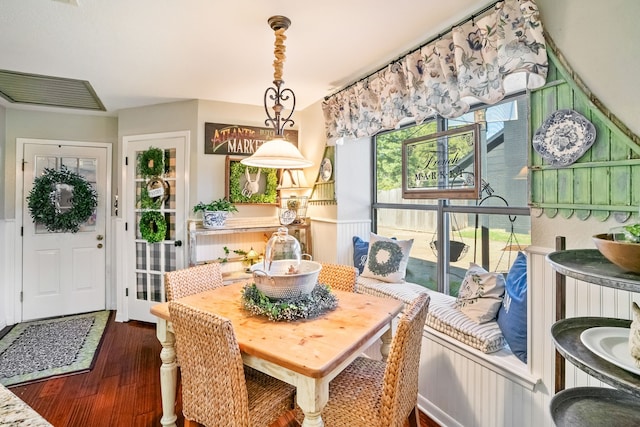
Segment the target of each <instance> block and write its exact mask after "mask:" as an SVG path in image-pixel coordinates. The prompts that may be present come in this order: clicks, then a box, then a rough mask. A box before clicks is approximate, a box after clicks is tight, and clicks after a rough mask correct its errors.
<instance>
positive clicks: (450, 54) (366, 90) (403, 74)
mask: <svg viewBox="0 0 640 427" xmlns="http://www.w3.org/2000/svg"><path fill="white" fill-rule="evenodd" d="M547 65H548V63H547V51H546V45H545V40H544V35H543V30H542V23H541V22H540V18H539V14H538V7H537V5H536V4H535V2H534V1H533V0H505V1H503V2H499V3H496V5H495V6H494V9H493V10H492V11H491V12H489V13H488V14H486V15H484V16H483V17H481V18H476V19H475V20H470V21H468V22H466V23H464V24H462V25H460V26H457V27H454V28H453V29H452V30H451V32H449V33H447V34H446V35H445V36H442V37H441V38H439V39H438V40H436V41H434V42H433V43H430V44H428V45H425V46H423V47H421V48H420V49H418V50H416V51H414V52H412V53H409V54H407V55H406V56H404V57H402V58H401V59H399V60H398V61H396V62H394V63H392V64H389V65H388V66H387V67H386V68H384V69H382V70H380V71H378V72H376V73H374V74H372V75H371V76H369V77H367V78H366V79H364V80H361V81H359V82H358V83H356V84H354V85H352V86H350V87H348V88H346V89H344V90H342V91H340V92H338V93H336V94H334V95H332V96H330V97H329V98H328V99H327V100H326V101H324V102H323V104H322V109H323V112H324V117H325V127H326V132H327V138H328V140H329V141H330V142H332V141H333V142H335V141H336V140H337V139H339V138H344V137H346V138H360V137H368V136H372V135H374V134H375V133H377V132H379V131H381V130H386V129H394V128H395V127H396V126H397V124H398V123H399V122H400V121H401V120H403V119H406V118H407V117H412V118H414V119H415V120H416V122H417V123H421V122H422V121H423V120H425V119H426V118H427V117H429V116H432V115H434V114H438V115H440V116H443V117H446V118H455V117H459V116H461V115H462V114H464V113H466V112H467V111H468V110H469V103H468V102H469V101H470V100H478V101H481V102H484V103H486V104H495V103H496V102H498V101H500V100H502V99H503V98H504V96H505V89H504V79H505V78H506V77H507V76H509V75H512V74H515V73H520V72H525V73H527V81H528V83H527V86H528V87H529V88H530V89H534V88H537V87H541V86H543V85H544V83H545V81H546V77H547Z"/></svg>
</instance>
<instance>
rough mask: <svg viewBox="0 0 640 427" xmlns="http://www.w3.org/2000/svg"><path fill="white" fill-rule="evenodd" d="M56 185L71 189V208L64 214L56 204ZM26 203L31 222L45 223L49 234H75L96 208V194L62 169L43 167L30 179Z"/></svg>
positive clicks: (79, 177)
mask: <svg viewBox="0 0 640 427" xmlns="http://www.w3.org/2000/svg"><path fill="white" fill-rule="evenodd" d="M58 184H67V185H69V186H70V187H71V188H72V196H71V197H72V199H71V208H70V209H69V210H68V211H66V212H62V211H61V210H60V207H59V206H57V205H56V201H57V200H56V191H57V189H56V186H57V185H58ZM27 202H28V207H29V213H30V214H31V218H32V219H33V222H39V223H42V224H44V226H45V227H46V228H47V230H49V231H54V232H55V231H61V232H64V233H68V232H71V233H76V232H78V230H79V229H80V224H82V223H83V222H85V221H86V220H88V219H89V218H90V217H91V215H93V212H94V211H95V209H96V206H98V193H97V192H96V190H95V189H94V188H93V187H92V186H91V184H90V183H89V182H88V181H87V180H86V179H85V178H84V177H82V176H80V175H78V174H77V173H75V172H72V171H70V170H69V169H67V168H66V167H64V166H62V168H61V169H60V170H54V169H49V168H46V169H45V170H44V173H43V174H42V175H40V176H39V177H37V178H36V179H34V180H33V188H32V189H31V191H30V192H29V195H28V196H27Z"/></svg>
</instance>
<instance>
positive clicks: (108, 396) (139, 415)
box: [9, 316, 438, 427]
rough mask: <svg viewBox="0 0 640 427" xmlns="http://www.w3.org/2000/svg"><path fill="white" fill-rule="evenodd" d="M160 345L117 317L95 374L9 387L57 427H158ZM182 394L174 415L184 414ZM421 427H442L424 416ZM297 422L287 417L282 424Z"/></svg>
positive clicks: (151, 334) (142, 326)
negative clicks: (119, 320)
mask: <svg viewBox="0 0 640 427" xmlns="http://www.w3.org/2000/svg"><path fill="white" fill-rule="evenodd" d="M160 349H161V347H160V343H159V342H158V340H157V339H156V336H155V325H151V324H148V323H141V322H128V323H118V322H114V321H113V316H111V320H110V321H109V324H108V326H107V330H106V332H105V336H104V339H103V342H102V346H101V348H100V352H99V354H98V357H97V360H96V363H95V366H94V368H93V370H92V371H91V372H87V373H83V374H76V375H70V376H65V377H61V378H54V379H49V380H46V381H40V382H37V383H33V384H29V385H24V386H13V387H9V389H10V390H11V391H12V392H13V393H15V394H16V395H18V396H19V397H20V398H21V399H22V400H24V401H25V402H27V403H28V404H29V405H30V406H31V407H32V408H33V409H35V410H36V411H37V412H38V413H40V414H41V415H42V416H43V417H44V418H46V419H47V420H48V421H49V422H50V423H51V424H53V425H54V426H55V427H87V426H91V427H101V426H105V427H107V426H108V427H112V426H126V427H138V426H140V427H149V426H154V427H155V426H160V417H161V416H162V407H161V399H160V377H159V369H160V364H161V361H160ZM181 408H182V403H181V399H180V393H178V402H177V407H176V413H177V414H178V421H177V424H178V427H182V426H183V423H184V419H183V417H182V414H181ZM420 422H421V426H422V427H438V424H437V423H435V422H433V421H431V420H429V419H428V418H427V417H426V415H424V414H420ZM290 425H295V424H293V423H292V422H289V420H288V419H286V417H284V418H283V419H282V422H280V423H278V426H282V427H285V426H290Z"/></svg>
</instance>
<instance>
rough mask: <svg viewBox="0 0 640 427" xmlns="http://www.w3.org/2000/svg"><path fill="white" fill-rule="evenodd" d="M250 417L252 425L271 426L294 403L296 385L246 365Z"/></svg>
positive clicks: (245, 373)
mask: <svg viewBox="0 0 640 427" xmlns="http://www.w3.org/2000/svg"><path fill="white" fill-rule="evenodd" d="M244 375H245V379H246V381H247V395H248V397H249V419H250V420H251V425H252V426H269V425H271V424H272V423H273V422H274V421H276V420H277V419H278V418H279V417H280V416H281V415H282V414H283V413H285V412H287V411H290V410H291V408H292V407H293V404H294V399H295V391H296V389H295V387H294V386H291V385H289V384H286V383H283V382H282V381H279V380H277V379H275V378H273V377H270V376H269V375H266V374H263V373H262V372H259V371H256V370H255V369H253V368H250V367H248V366H245V369H244Z"/></svg>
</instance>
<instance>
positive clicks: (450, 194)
mask: <svg viewBox="0 0 640 427" xmlns="http://www.w3.org/2000/svg"><path fill="white" fill-rule="evenodd" d="M479 135H480V127H479V125H478V124H472V125H469V126H463V127H459V128H455V129H451V130H448V131H445V132H438V133H434V134H431V135H427V136H421V137H419V138H413V139H408V140H406V141H404V142H403V143H402V197H403V198H405V199H479V198H480V140H479Z"/></svg>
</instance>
